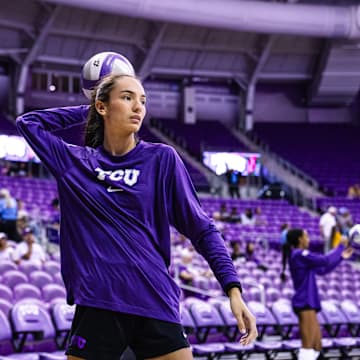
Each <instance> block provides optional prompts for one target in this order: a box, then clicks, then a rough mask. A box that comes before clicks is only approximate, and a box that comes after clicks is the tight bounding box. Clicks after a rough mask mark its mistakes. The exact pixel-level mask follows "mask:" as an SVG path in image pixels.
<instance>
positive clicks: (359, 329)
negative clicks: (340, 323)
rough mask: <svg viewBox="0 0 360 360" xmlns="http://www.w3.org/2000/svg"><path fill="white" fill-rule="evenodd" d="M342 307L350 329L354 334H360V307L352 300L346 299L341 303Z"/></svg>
mask: <svg viewBox="0 0 360 360" xmlns="http://www.w3.org/2000/svg"><path fill="white" fill-rule="evenodd" d="M340 309H341V311H342V312H343V314H344V315H345V318H346V320H347V323H348V329H349V332H350V334H351V335H352V336H359V335H360V309H359V308H358V306H357V305H356V304H355V303H354V302H353V301H351V300H344V301H342V302H341V303H340Z"/></svg>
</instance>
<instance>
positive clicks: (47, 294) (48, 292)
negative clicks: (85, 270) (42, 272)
mask: <svg viewBox="0 0 360 360" xmlns="http://www.w3.org/2000/svg"><path fill="white" fill-rule="evenodd" d="M42 295H43V300H44V301H45V302H48V303H49V302H51V301H52V300H53V299H55V298H64V299H65V298H66V290H65V288H64V287H63V286H61V285H58V284H47V285H45V286H43V288H42Z"/></svg>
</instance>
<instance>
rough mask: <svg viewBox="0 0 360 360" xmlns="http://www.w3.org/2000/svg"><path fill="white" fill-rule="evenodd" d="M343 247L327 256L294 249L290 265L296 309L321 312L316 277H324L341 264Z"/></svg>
mask: <svg viewBox="0 0 360 360" xmlns="http://www.w3.org/2000/svg"><path fill="white" fill-rule="evenodd" d="M343 250H344V246H343V245H339V246H338V247H337V248H335V249H333V250H332V251H330V252H329V253H327V254H326V255H323V254H315V253H313V252H310V251H309V250H307V249H294V250H293V251H292V253H291V256H290V259H289V264H290V273H291V277H292V280H293V283H294V288H295V294H294V296H293V299H292V305H293V307H294V308H304V307H309V308H311V309H314V310H316V311H320V310H321V303H320V297H319V292H318V288H317V285H316V275H324V274H326V273H328V272H330V271H332V270H333V269H334V268H335V267H336V266H337V265H339V264H340V262H341V260H342V257H341V253H342V252H343Z"/></svg>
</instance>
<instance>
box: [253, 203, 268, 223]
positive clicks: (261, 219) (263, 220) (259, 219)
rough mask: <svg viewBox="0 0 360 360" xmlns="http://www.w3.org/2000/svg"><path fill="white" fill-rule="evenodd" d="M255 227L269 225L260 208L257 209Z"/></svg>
mask: <svg viewBox="0 0 360 360" xmlns="http://www.w3.org/2000/svg"><path fill="white" fill-rule="evenodd" d="M255 225H267V220H266V216H265V215H263V213H262V210H261V207H259V206H258V207H257V208H256V209H255Z"/></svg>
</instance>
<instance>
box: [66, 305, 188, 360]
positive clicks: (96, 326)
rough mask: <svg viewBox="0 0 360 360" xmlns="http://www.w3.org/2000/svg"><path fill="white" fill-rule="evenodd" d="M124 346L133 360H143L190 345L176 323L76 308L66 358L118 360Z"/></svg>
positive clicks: (85, 307) (83, 307) (182, 330)
mask: <svg viewBox="0 0 360 360" xmlns="http://www.w3.org/2000/svg"><path fill="white" fill-rule="evenodd" d="M128 346H129V347H130V348H131V349H132V351H133V352H134V353H135V355H136V359H137V360H143V359H148V358H152V357H157V356H161V355H165V354H168V353H171V352H173V351H176V350H179V349H182V348H186V347H189V346H190V345H189V342H188V340H187V337H186V334H185V333H184V329H183V327H182V326H181V325H180V324H176V323H172V322H168V321H162V320H156V319H152V318H147V317H143V316H137V315H130V314H124V313H119V312H114V311H110V310H104V309H98V308H92V307H87V306H80V305H77V306H76V310H75V315H74V319H73V322H72V326H71V331H70V335H69V339H68V344H67V348H66V355H73V356H77V357H80V358H83V359H86V360H119V359H120V356H121V354H122V353H123V352H124V350H125V349H126V348H127V347H128Z"/></svg>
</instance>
